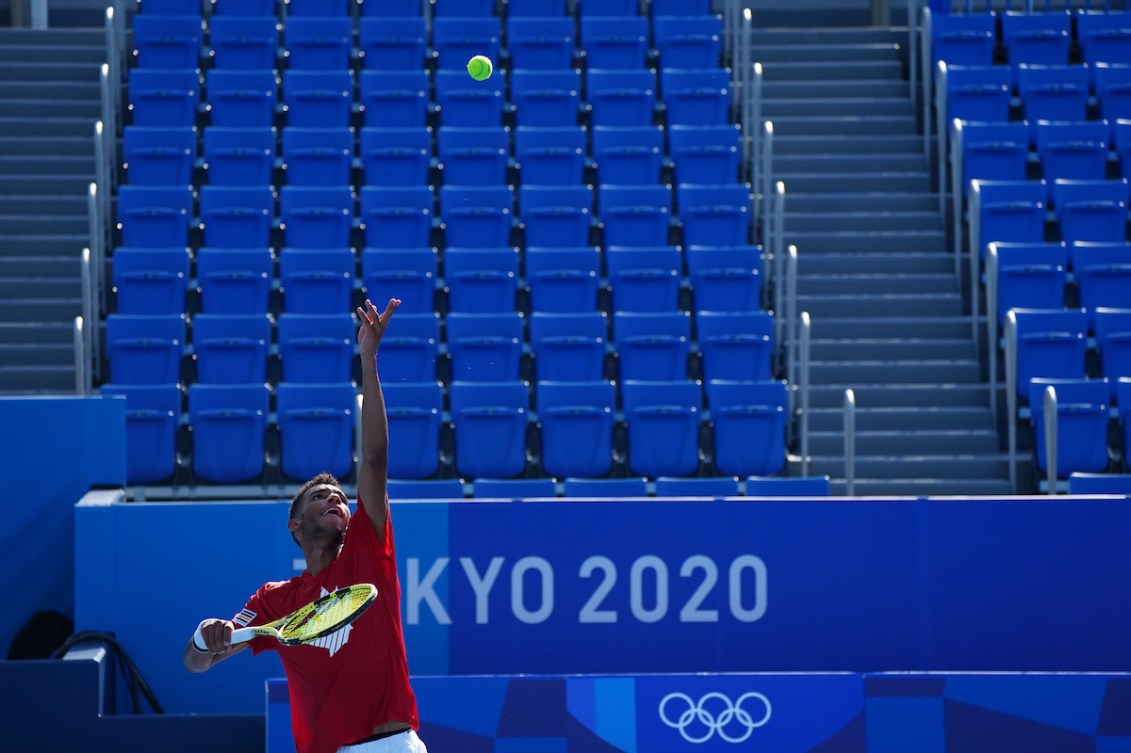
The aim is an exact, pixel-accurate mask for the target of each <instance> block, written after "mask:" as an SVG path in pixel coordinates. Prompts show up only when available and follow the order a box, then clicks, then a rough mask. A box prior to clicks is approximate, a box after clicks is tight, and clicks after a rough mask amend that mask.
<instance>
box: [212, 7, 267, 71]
mask: <svg viewBox="0 0 1131 753" xmlns="http://www.w3.org/2000/svg"><path fill="white" fill-rule="evenodd" d="M277 25H278V19H277V18H276V17H275V15H274V14H273V13H272V14H270V15H267V14H263V15H257V16H242V15H241V16H230V15H219V16H216V17H215V18H212V19H211V20H210V21H209V23H208V31H209V40H210V42H211V45H212V63H213V65H214V66H215V67H216V68H222V69H228V70H265V69H269V68H275V67H276V64H275V58H276V55H277V53H278V47H279V31H278V28H277Z"/></svg>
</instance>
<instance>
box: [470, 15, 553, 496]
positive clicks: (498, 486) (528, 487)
mask: <svg viewBox="0 0 1131 753" xmlns="http://www.w3.org/2000/svg"><path fill="white" fill-rule="evenodd" d="M511 12H512V13H513V12H514V11H511ZM472 493H473V494H474V495H475V497H476V498H480V499H527V498H537V497H553V496H556V495H557V487H556V485H555V484H554V480H553V479H552V478H505V479H489V478H477V479H475V485H474V488H473V489H472Z"/></svg>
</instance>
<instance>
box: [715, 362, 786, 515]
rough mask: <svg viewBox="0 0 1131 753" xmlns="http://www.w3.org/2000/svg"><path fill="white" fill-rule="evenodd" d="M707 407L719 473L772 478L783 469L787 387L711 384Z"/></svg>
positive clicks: (763, 383) (766, 383) (776, 384)
mask: <svg viewBox="0 0 1131 753" xmlns="http://www.w3.org/2000/svg"><path fill="white" fill-rule="evenodd" d="M707 403H708V406H709V409H710V412H711V423H712V424H713V437H714V448H715V468H716V469H718V472H719V473H722V474H725V475H728V476H730V475H734V476H772V475H774V474H776V473H780V472H781V471H782V470H783V469H784V468H785V426H786V409H787V406H788V405H789V398H788V395H787V389H786V385H785V383H784V382H772V381H760V382H748V381H732V380H711V381H708V382H707ZM746 494H747V496H749V495H750V494H751V492H750V488H749V486H748V487H747V490H746Z"/></svg>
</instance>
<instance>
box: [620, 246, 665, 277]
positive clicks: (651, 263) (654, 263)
mask: <svg viewBox="0 0 1131 753" xmlns="http://www.w3.org/2000/svg"><path fill="white" fill-rule="evenodd" d="M682 266H683V260H682V257H681V256H680V253H679V249H678V248H676V247H675V246H659V247H655V248H636V247H634V246H609V247H608V248H606V249H605V268H606V269H607V270H608V275H609V279H610V280H615V278H617V277H619V276H620V275H622V274H624V273H626V272H630V271H632V270H642V269H653V270H661V271H663V272H667V271H670V270H674V271H675V273H676V276H677V277H678V276H679V274H680V273H681V270H682Z"/></svg>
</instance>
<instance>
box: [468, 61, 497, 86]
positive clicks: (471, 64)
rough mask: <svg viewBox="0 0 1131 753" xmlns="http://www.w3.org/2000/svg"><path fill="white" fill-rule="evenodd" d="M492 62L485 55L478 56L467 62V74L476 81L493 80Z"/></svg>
mask: <svg viewBox="0 0 1131 753" xmlns="http://www.w3.org/2000/svg"><path fill="white" fill-rule="evenodd" d="M491 70H492V66H491V61H490V60H489V59H487V57H486V56H485V55H476V56H475V57H473V58H472V59H471V60H468V61H467V74H468V75H469V76H471V77H472V78H473V79H475V80H476V81H486V80H487V79H489V78H491Z"/></svg>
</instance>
